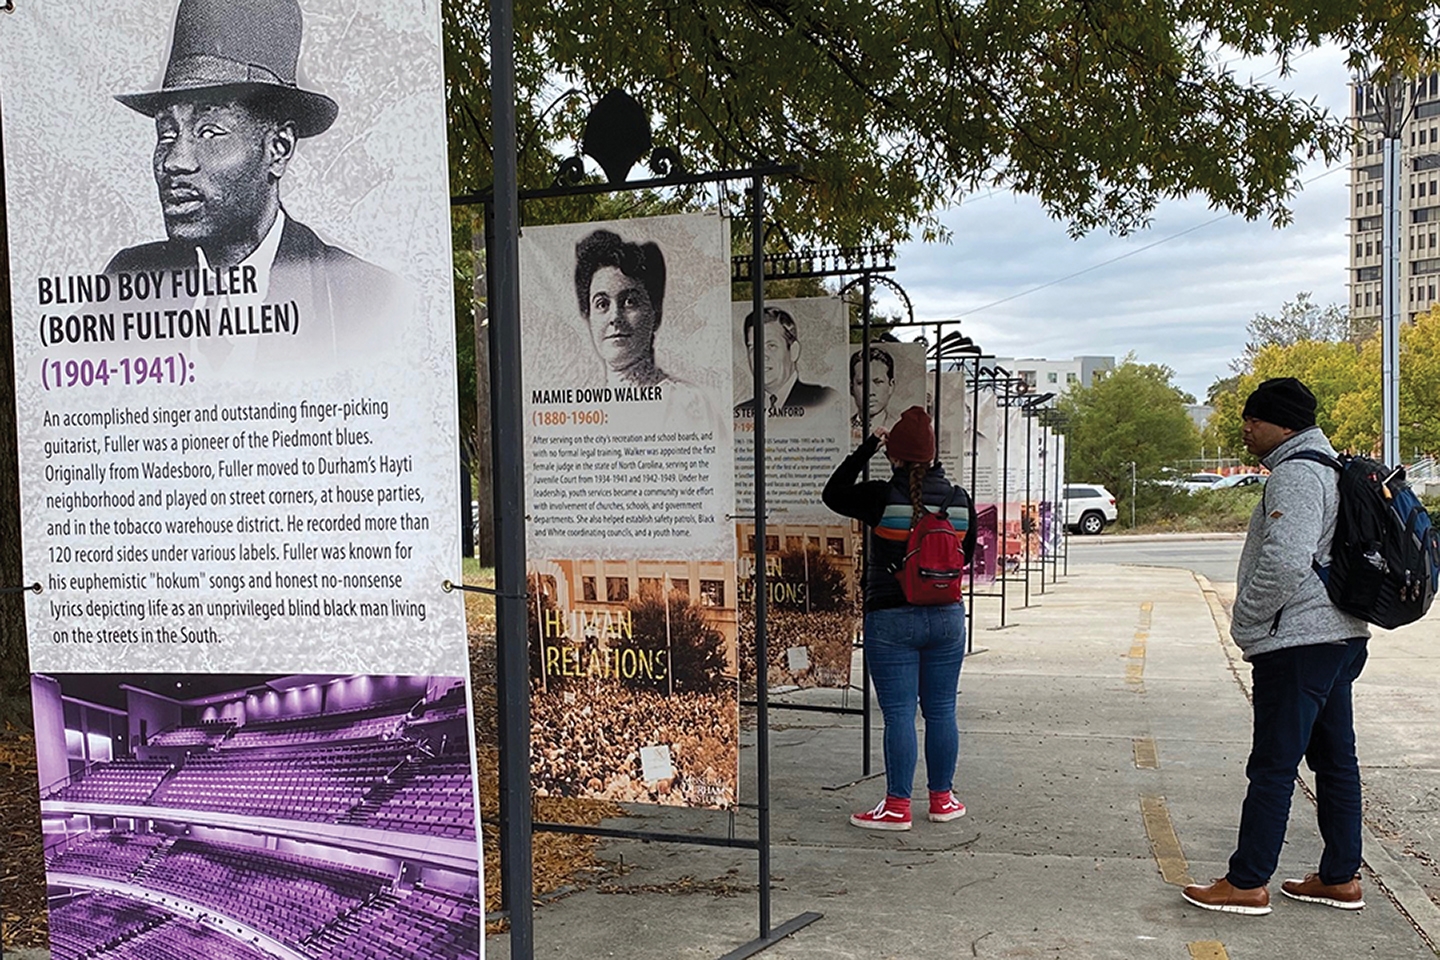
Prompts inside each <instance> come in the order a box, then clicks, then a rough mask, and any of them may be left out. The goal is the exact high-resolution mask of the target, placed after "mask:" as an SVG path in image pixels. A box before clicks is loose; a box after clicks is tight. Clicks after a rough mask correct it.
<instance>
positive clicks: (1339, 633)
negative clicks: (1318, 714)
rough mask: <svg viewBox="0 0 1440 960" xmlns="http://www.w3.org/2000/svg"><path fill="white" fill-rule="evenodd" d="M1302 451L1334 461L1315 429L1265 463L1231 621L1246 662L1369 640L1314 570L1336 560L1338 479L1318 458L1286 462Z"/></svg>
mask: <svg viewBox="0 0 1440 960" xmlns="http://www.w3.org/2000/svg"><path fill="white" fill-rule="evenodd" d="M1301 450H1317V451H1319V452H1320V453H1324V454H1326V455H1328V456H1331V457H1333V456H1335V448H1334V447H1332V446H1330V441H1329V440H1327V439H1326V438H1325V434H1324V433H1322V432H1321V431H1320V428H1319V427H1309V428H1307V429H1305V430H1301V431H1300V432H1299V433H1297V434H1295V435H1294V436H1292V437H1290V438H1288V439H1287V440H1285V441H1284V442H1283V443H1281V444H1280V445H1279V446H1278V447H1276V448H1275V449H1274V450H1272V451H1270V453H1269V454H1267V455H1266V456H1265V458H1264V459H1263V460H1261V461H1260V462H1261V463H1263V464H1264V465H1265V466H1266V467H1268V468H1269V469H1270V471H1271V473H1270V479H1269V481H1268V482H1267V483H1266V484H1265V491H1264V494H1263V495H1262V496H1261V498H1260V503H1259V504H1258V505H1257V506H1256V507H1255V512H1254V513H1253V514H1251V515H1250V530H1249V532H1248V533H1247V534H1246V537H1245V549H1244V550H1243V551H1241V553H1240V570H1239V573H1238V574H1237V576H1236V579H1237V581H1238V583H1239V589H1238V592H1237V593H1236V594H1235V607H1234V610H1233V611H1232V613H1231V617H1230V636H1231V637H1232V638H1233V639H1234V640H1235V643H1236V645H1237V646H1239V647H1240V649H1241V651H1243V653H1244V655H1245V659H1246V660H1250V659H1253V658H1254V657H1256V656H1258V655H1259V654H1262V653H1269V652H1270V651H1272V650H1280V649H1283V648H1285V647H1300V646H1305V645H1306V644H1312V643H1334V642H1337V641H1341V640H1349V639H1352V638H1355V637H1368V636H1370V628H1369V627H1368V626H1367V625H1366V624H1365V621H1363V620H1359V619H1357V618H1355V617H1352V616H1350V615H1349V614H1346V613H1341V612H1340V611H1339V610H1338V609H1336V607H1335V605H1334V604H1333V603H1331V602H1330V597H1329V595H1328V594H1326V592H1325V585H1324V584H1322V583H1321V582H1320V577H1319V576H1318V575H1317V574H1316V573H1315V571H1314V569H1313V568H1312V567H1311V561H1312V560H1318V561H1319V562H1320V564H1321V565H1324V564H1327V563H1329V562H1330V538H1331V537H1332V536H1334V534H1335V520H1336V517H1337V516H1338V515H1339V507H1340V495H1339V492H1338V486H1337V481H1338V478H1339V474H1338V473H1336V471H1335V470H1333V469H1331V468H1330V467H1328V466H1326V465H1325V464H1323V463H1315V462H1314V461H1311V460H1291V461H1290V462H1289V463H1283V464H1282V463H1281V461H1283V460H1285V458H1287V457H1292V456H1294V455H1295V454H1296V453H1299V452H1300V451H1301ZM1277 465H1278V466H1277Z"/></svg>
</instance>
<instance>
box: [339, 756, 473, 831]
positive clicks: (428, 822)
mask: <svg viewBox="0 0 1440 960" xmlns="http://www.w3.org/2000/svg"><path fill="white" fill-rule="evenodd" d="M474 811H475V807H474V800H473V798H472V796H471V790H470V765H469V764H468V763H466V762H465V761H463V760H435V761H431V762H430V763H428V764H426V765H425V766H423V767H421V768H420V769H419V770H418V771H417V772H416V773H415V775H414V777H413V778H412V779H411V780H410V781H409V782H408V783H406V784H405V785H404V786H403V787H401V788H400V789H399V790H398V791H397V792H396V793H395V795H394V796H393V797H391V798H390V799H389V800H387V801H386V802H385V803H384V804H382V805H381V806H380V807H379V808H378V809H376V810H374V811H373V812H371V813H370V814H369V816H368V817H366V818H365V819H364V820H362V821H360V822H361V823H363V824H364V825H365V826H368V827H378V828H380V829H382V830H399V831H402V832H405V833H423V834H427V835H431V836H436V835H438V836H445V837H455V838H463V839H470V838H473V837H474V836H475V813H474Z"/></svg>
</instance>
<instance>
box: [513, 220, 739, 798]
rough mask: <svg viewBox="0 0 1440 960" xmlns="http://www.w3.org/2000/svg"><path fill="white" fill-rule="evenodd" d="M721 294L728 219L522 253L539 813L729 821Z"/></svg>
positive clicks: (551, 235) (730, 536)
mask: <svg viewBox="0 0 1440 960" xmlns="http://www.w3.org/2000/svg"><path fill="white" fill-rule="evenodd" d="M729 290H730V259H729V229H728V223H727V222H726V221H725V220H722V219H720V218H719V217H714V216H706V215H691V216H679V217H656V218H650V219H638V220H622V221H616V222H610V223H585V224H563V225H558V226H549V227H538V228H531V229H527V230H526V231H525V235H524V236H523V237H522V238H521V244H520V298H521V300H520V303H521V305H520V311H521V322H522V324H523V328H524V342H525V348H524V371H523V373H524V389H525V401H526V402H525V414H526V417H525V423H526V436H525V441H526V442H525V479H526V504H527V506H526V509H527V511H528V513H529V515H530V522H529V524H528V525H527V531H528V548H529V562H530V596H531V627H530V655H531V671H532V678H533V680H532V683H533V690H532V695H533V698H532V718H533V723H532V728H533V736H532V743H533V748H532V756H531V772H532V778H533V780H534V783H535V789H536V791H537V792H538V793H540V794H541V795H548V796H575V797H595V798H605V799H611V800H634V801H649V802H655V803H665V804H684V805H695V806H709V807H728V806H730V805H732V804H733V803H734V802H735V797H736V791H737V780H738V764H739V739H738V728H739V698H738V688H737V685H736V665H737V657H736V634H737V625H736V583H735V540H734V526H733V521H732V519H731V517H730V513H731V511H732V510H733V509H734V501H735V483H734V476H733V468H734V440H733V431H732V422H731V403H732V396H731V371H730V365H729V363H728V362H727V361H728V360H729V358H730V297H729Z"/></svg>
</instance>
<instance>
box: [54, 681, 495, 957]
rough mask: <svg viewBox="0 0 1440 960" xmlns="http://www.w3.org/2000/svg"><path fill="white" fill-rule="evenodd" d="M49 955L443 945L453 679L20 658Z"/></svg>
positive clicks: (472, 930) (459, 825) (458, 822)
mask: <svg viewBox="0 0 1440 960" xmlns="http://www.w3.org/2000/svg"><path fill="white" fill-rule="evenodd" d="M31 691H32V695H33V699H34V703H35V717H36V726H35V741H36V754H37V757H38V760H39V766H40V782H41V815H42V820H43V826H44V837H45V862H46V870H47V874H48V884H49V905H50V924H51V937H52V940H51V951H52V955H53V957H54V958H55V960H79V958H82V957H85V958H89V957H94V958H105V960H120V958H123V960H132V958H133V960H267V958H271V960H274V958H278V960H406V958H413V960H465V958H478V957H479V956H480V936H481V930H480V927H481V921H482V906H481V904H482V902H483V896H482V890H481V879H480V849H479V841H478V839H477V835H476V823H475V790H474V773H473V770H474V766H473V763H472V760H471V758H472V755H473V754H472V749H471V734H470V715H469V710H468V706H469V699H468V696H467V693H466V688H465V682H464V680H463V678H460V677H429V676H378V675H373V676H372V675H355V676H336V675H302V676H276V675H236V674H227V675H220V674H143V675H141V674H137V675H114V674H78V673H70V674H52V675H40V674H36V675H34V676H33V677H32V678H31Z"/></svg>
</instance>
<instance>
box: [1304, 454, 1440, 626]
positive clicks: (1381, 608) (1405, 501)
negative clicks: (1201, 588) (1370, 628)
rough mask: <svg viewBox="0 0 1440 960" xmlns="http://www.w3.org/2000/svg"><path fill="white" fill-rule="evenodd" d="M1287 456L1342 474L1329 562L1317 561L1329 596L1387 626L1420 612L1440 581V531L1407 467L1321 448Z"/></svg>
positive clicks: (1346, 608)
mask: <svg viewBox="0 0 1440 960" xmlns="http://www.w3.org/2000/svg"><path fill="white" fill-rule="evenodd" d="M1285 460H1286V461H1288V460H1310V461H1313V462H1315V463H1323V464H1325V465H1326V466H1328V467H1331V468H1333V469H1334V470H1336V471H1338V472H1339V474H1340V484H1339V491H1340V512H1339V516H1338V518H1337V519H1336V522H1335V536H1334V539H1333V540H1332V541H1331V544H1330V565H1329V566H1327V567H1322V566H1320V565H1319V564H1318V563H1317V564H1315V572H1316V573H1317V574H1319V576H1320V579H1321V581H1322V582H1324V584H1325V591H1326V592H1327V593H1328V594H1329V595H1330V601H1331V602H1332V603H1334V604H1335V606H1336V607H1338V608H1339V609H1340V610H1343V611H1344V612H1345V613H1348V614H1350V615H1351V616H1352V617H1359V618H1360V619H1361V620H1365V621H1367V622H1368V623H1373V624H1375V625H1376V626H1377V627H1385V628H1386V629H1393V628H1395V627H1398V626H1402V625H1404V624H1407V623H1414V622H1415V621H1416V620H1419V619H1420V618H1421V617H1423V616H1424V615H1425V613H1426V611H1427V610H1429V609H1430V603H1431V601H1433V600H1434V599H1435V593H1436V590H1437V589H1440V535H1437V532H1436V528H1435V527H1434V525H1432V524H1431V522H1430V514H1428V513H1426V512H1425V508H1424V507H1423V506H1421V504H1420V499H1419V498H1418V497H1416V496H1415V494H1414V493H1413V492H1412V491H1411V489H1410V485H1409V484H1408V483H1406V482H1405V468H1404V467H1397V468H1395V469H1394V470H1391V469H1390V468H1389V467H1387V466H1385V465H1384V464H1383V463H1379V462H1377V461H1375V460H1370V459H1367V458H1365V457H1352V456H1342V457H1341V458H1340V459H1338V460H1337V459H1335V458H1334V457H1330V456H1326V455H1325V454H1323V453H1320V452H1319V451H1318V450H1302V451H1300V452H1299V453H1296V454H1294V455H1293V456H1289V457H1286V458H1285ZM1281 462H1285V461H1281ZM1278 465H1279V464H1277V465H1276V466H1278ZM1313 562H1314V561H1312V563H1313Z"/></svg>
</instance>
